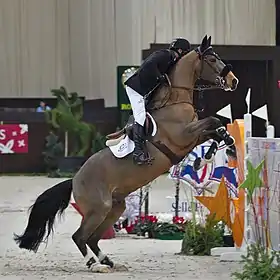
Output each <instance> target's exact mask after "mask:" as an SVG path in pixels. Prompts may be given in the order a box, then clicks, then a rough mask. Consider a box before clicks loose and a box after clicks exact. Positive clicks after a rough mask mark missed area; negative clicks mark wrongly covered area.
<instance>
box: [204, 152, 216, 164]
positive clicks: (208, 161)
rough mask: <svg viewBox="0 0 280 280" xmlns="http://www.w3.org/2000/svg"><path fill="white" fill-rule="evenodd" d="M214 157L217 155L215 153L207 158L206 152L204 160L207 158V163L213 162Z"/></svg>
mask: <svg viewBox="0 0 280 280" xmlns="http://www.w3.org/2000/svg"><path fill="white" fill-rule="evenodd" d="M214 158H215V155H214V154H212V155H211V157H210V158H207V154H206V156H205V157H204V160H205V161H206V162H207V163H211V162H213V160H214Z"/></svg>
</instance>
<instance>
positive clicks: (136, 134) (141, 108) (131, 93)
mask: <svg viewBox="0 0 280 280" xmlns="http://www.w3.org/2000/svg"><path fill="white" fill-rule="evenodd" d="M126 93H127V96H128V98H129V101H130V104H131V108H132V112H133V116H134V119H135V125H134V129H133V138H134V143H135V149H134V152H133V160H134V161H135V162H136V163H137V164H143V163H146V162H147V161H148V160H149V155H148V154H147V153H146V152H145V131H144V124H145V120H146V109H145V101H144V98H143V96H142V95H141V94H139V93H138V92H136V91H135V90H133V89H132V88H130V87H128V86H127V87H126Z"/></svg>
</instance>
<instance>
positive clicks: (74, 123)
mask: <svg viewBox="0 0 280 280" xmlns="http://www.w3.org/2000/svg"><path fill="white" fill-rule="evenodd" d="M51 92H52V95H53V96H55V97H56V98H57V105H56V107H55V108H53V109H52V110H50V111H46V112H45V115H46V120H47V122H48V123H49V124H50V125H51V127H52V129H54V130H55V131H56V132H57V134H59V135H63V136H64V137H63V138H64V156H63V157H62V158H61V160H60V161H59V170H60V172H66V173H68V172H70V173H73V172H76V171H77V170H78V169H79V168H80V167H81V165H82V164H83V163H84V162H85V160H86V153H87V152H88V151H89V150H90V148H91V141H92V138H93V132H94V130H93V126H91V125H90V124H88V123H86V122H84V121H82V117H83V102H82V99H81V98H79V96H78V94H77V93H76V92H71V93H68V92H67V91H66V89H65V88H64V87H60V88H59V89H53V90H51Z"/></svg>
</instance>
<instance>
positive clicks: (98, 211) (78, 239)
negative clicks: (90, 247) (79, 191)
mask: <svg viewBox="0 0 280 280" xmlns="http://www.w3.org/2000/svg"><path fill="white" fill-rule="evenodd" d="M95 195H96V197H95V199H92V200H91V199H89V198H90V197H89V196H88V197H87V199H86V201H80V203H79V201H77V203H78V205H79V206H80V208H81V211H82V213H85V214H84V219H83V221H82V223H81V225H80V227H79V228H78V230H77V231H76V232H75V233H74V234H73V236H72V239H73V241H74V242H75V244H76V245H77V247H78V248H79V250H80V252H81V253H82V255H83V257H84V258H86V260H87V263H86V264H87V266H88V268H90V269H92V268H93V267H94V264H95V263H96V262H95V261H94V258H93V257H91V256H88V252H87V246H86V243H87V241H88V239H89V238H90V236H91V235H92V234H93V233H94V232H95V230H96V229H97V228H98V226H99V225H100V224H101V223H102V222H103V221H104V220H105V218H106V216H107V214H108V213H109V212H110V210H111V208H112V198H111V197H110V194H109V193H107V192H106V191H105V189H104V191H103V192H102V195H100V196H99V195H98V192H95ZM82 202H83V203H82ZM85 202H86V203H85ZM94 270H95V269H94ZM95 271H96V272H109V267H108V266H103V267H102V266H101V267H99V268H98V270H95Z"/></svg>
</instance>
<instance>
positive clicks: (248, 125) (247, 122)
mask: <svg viewBox="0 0 280 280" xmlns="http://www.w3.org/2000/svg"><path fill="white" fill-rule="evenodd" d="M250 99H251V88H249V89H248V92H247V96H246V104H247V113H246V114H245V115H244V179H245V178H246V176H247V174H248V168H247V160H248V159H249V145H248V139H249V137H252V115H251V114H250ZM244 203H245V206H244V207H245V208H244V211H245V213H244V237H243V242H242V245H241V248H240V249H241V251H245V250H246V248H247V244H248V242H250V239H251V234H252V229H251V227H250V223H249V217H250V205H249V204H248V196H247V190H245V202H244Z"/></svg>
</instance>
